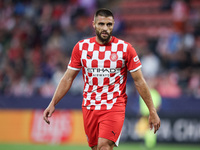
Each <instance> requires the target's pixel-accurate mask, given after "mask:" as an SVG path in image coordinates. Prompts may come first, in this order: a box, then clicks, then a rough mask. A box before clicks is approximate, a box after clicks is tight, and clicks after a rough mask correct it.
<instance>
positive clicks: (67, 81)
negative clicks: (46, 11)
mask: <svg viewBox="0 0 200 150" xmlns="http://www.w3.org/2000/svg"><path fill="white" fill-rule="evenodd" d="M78 73H79V70H72V69H67V71H66V72H65V74H64V75H63V77H62V78H61V80H60V82H59V84H58V86H57V88H56V91H55V93H54V96H53V98H52V100H51V102H50V103H49V106H48V107H47V108H46V109H45V111H44V113H43V118H44V120H45V121H46V122H47V123H48V124H50V121H49V119H48V117H51V115H52V113H53V112H54V110H55V105H56V104H57V103H58V102H59V101H60V100H61V99H62V98H63V97H64V96H65V94H66V93H67V92H68V91H69V89H70V87H71V85H72V82H73V80H74V78H75V77H76V76H77V74H78Z"/></svg>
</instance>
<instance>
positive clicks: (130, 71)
mask: <svg viewBox="0 0 200 150" xmlns="http://www.w3.org/2000/svg"><path fill="white" fill-rule="evenodd" d="M140 68H142V65H140V66H138V67H137V68H135V69H133V70H129V72H135V71H137V70H138V69H140Z"/></svg>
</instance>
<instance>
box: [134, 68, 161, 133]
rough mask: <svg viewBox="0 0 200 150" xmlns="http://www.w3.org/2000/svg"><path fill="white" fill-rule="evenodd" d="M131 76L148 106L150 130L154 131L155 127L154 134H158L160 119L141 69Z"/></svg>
mask: <svg viewBox="0 0 200 150" xmlns="http://www.w3.org/2000/svg"><path fill="white" fill-rule="evenodd" d="M131 76H132V78H133V80H134V83H135V86H136V89H137V91H138V93H139V94H140V96H141V97H142V99H143V100H144V102H145V104H146V105H147V107H148V109H149V125H150V129H152V128H153V127H154V133H156V132H157V130H158V129H159V128H160V118H159V116H158V114H157V111H156V109H155V107H154V104H153V101H152V97H151V94H150V91H149V88H148V85H147V83H146V81H145V79H144V77H143V75H142V71H141V69H138V70H137V71H134V72H131Z"/></svg>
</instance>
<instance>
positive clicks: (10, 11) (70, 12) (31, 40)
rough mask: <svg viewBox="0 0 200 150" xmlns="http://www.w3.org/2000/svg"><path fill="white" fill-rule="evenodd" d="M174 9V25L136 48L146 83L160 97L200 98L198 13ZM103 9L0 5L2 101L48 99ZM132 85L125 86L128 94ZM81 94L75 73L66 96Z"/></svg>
mask: <svg viewBox="0 0 200 150" xmlns="http://www.w3.org/2000/svg"><path fill="white" fill-rule="evenodd" d="M109 2H112V1H109ZM177 2H180V1H177ZM172 4H173V5H172ZM172 4H171V5H170V6H171V7H169V8H168V9H171V12H172V15H174V16H175V17H174V23H173V24H172V25H170V26H167V27H166V26H165V27H162V26H161V27H159V28H158V27H155V30H154V31H153V34H152V36H149V38H148V39H147V40H143V41H142V42H140V44H138V45H134V47H136V51H137V48H140V49H141V50H140V51H139V52H138V54H139V56H140V59H141V61H142V64H143V68H142V69H143V73H144V76H145V78H146V79H147V82H148V81H149V80H151V81H154V82H155V83H156V84H155V87H156V88H157V90H158V91H159V92H160V94H161V95H162V96H163V97H179V96H181V95H191V96H195V97H198V98H200V11H199V10H193V9H191V8H190V7H189V5H188V3H186V2H185V3H184V4H183V5H184V8H183V9H182V7H180V5H179V4H176V3H172ZM107 5H109V3H108V1H106V0H57V1H53V0H45V1H41V0H32V1H28V0H23V1H19V0H18V1H14V0H13V1H12V0H0V95H5V96H18V97H20V96H25V97H29V96H33V95H41V96H43V97H51V96H52V95H53V93H54V91H55V88H56V86H57V85H58V83H59V80H60V78H61V77H62V75H63V73H64V72H65V70H66V68H67V65H68V62H69V59H70V55H71V52H72V49H73V46H74V45H75V44H76V43H77V42H78V41H79V40H81V39H83V38H87V37H91V36H94V35H95V33H94V30H93V28H92V20H93V14H94V12H95V10H96V9H97V8H99V7H106V6H107ZM177 7H180V9H179V10H180V11H177ZM162 11H165V10H162ZM180 12H181V14H182V13H183V12H184V17H182V16H179V13H180ZM118 14H119V13H118ZM177 18H178V19H177ZM122 20H123V18H122ZM116 22H117V23H118V25H119V24H120V20H116ZM118 27H119V26H118ZM125 27H126V26H124V28H125ZM117 33H120V35H119V37H120V38H122V39H123V28H120V27H119V28H117V29H116V28H115V30H114V35H116V36H118V34H117ZM149 34H150V35H151V33H149ZM128 42H130V43H131V41H128ZM128 80H129V79H128ZM130 81H131V80H130ZM132 83H133V82H132ZM132 85H133V84H131V85H130V84H129V85H128V86H127V90H128V91H129V92H131V91H132V90H131V89H132V87H131V86H132ZM82 89H83V81H82V76H81V74H80V73H79V75H78V76H77V78H76V79H75V81H74V84H73V85H72V88H71V90H70V92H71V94H81V92H82Z"/></svg>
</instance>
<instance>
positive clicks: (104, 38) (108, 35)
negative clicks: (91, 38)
mask: <svg viewBox="0 0 200 150" xmlns="http://www.w3.org/2000/svg"><path fill="white" fill-rule="evenodd" d="M95 31H96V35H97V37H98V39H99V40H100V41H101V42H102V43H108V42H109V40H110V37H111V34H112V32H111V33H110V34H109V33H108V32H106V31H102V32H99V31H97V30H95ZM102 33H104V34H107V37H103V36H101V34H102Z"/></svg>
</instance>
